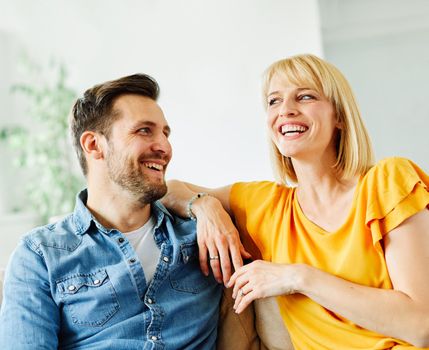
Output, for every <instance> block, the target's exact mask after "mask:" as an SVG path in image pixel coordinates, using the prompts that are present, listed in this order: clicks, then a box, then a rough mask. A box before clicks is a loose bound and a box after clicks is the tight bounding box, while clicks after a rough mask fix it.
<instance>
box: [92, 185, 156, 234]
mask: <svg viewBox="0 0 429 350" xmlns="http://www.w3.org/2000/svg"><path fill="white" fill-rule="evenodd" d="M86 207H87V208H88V209H89V211H90V212H91V213H92V215H94V217H95V218H96V219H97V221H98V222H99V223H100V224H102V225H103V226H104V227H106V228H109V229H117V230H119V231H121V232H123V233H126V232H131V231H134V230H137V229H138V228H140V227H142V226H143V225H144V224H145V223H146V222H147V221H148V220H149V218H150V214H151V206H150V204H146V205H142V204H141V203H140V202H139V201H138V200H137V199H136V198H134V197H132V196H131V195H130V194H128V193H126V192H124V191H115V192H114V191H109V190H107V189H106V188H104V189H103V190H101V191H100V190H99V189H97V188H91V186H89V185H88V200H87V202H86Z"/></svg>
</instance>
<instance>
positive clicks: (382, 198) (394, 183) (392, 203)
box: [363, 158, 429, 243]
mask: <svg viewBox="0 0 429 350" xmlns="http://www.w3.org/2000/svg"><path fill="white" fill-rule="evenodd" d="M363 186H365V188H366V193H367V210H366V221H365V223H366V225H367V226H368V227H369V228H370V229H371V232H372V238H373V242H374V243H375V242H377V241H379V240H381V239H382V238H383V236H384V235H386V234H387V233H388V232H390V231H391V230H393V229H394V228H396V227H397V226H399V225H400V224H401V223H402V222H403V221H405V220H406V219H408V218H409V217H411V216H413V215H414V214H417V213H418V212H419V211H421V210H423V209H424V208H429V176H428V175H427V174H426V173H425V172H424V171H423V170H422V169H420V168H419V167H418V166H417V165H416V164H414V163H413V162H412V161H410V160H408V159H404V158H388V159H385V160H382V161H380V162H379V163H378V164H377V165H375V166H374V167H373V168H372V169H370V170H369V171H368V173H367V174H366V175H365V177H364V179H363Z"/></svg>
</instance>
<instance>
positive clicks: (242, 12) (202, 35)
mask: <svg viewBox="0 0 429 350" xmlns="http://www.w3.org/2000/svg"><path fill="white" fill-rule="evenodd" d="M0 8H1V11H0V49H1V54H0V67H1V68H0V69H1V71H0V72H1V73H2V86H5V85H3V83H4V82H7V83H8V84H9V83H12V82H15V80H19V79H20V77H19V75H18V71H17V68H16V67H15V65H16V60H17V57H18V56H19V54H20V51H21V49H24V50H26V51H27V52H28V53H29V55H30V56H31V57H33V58H34V59H35V60H37V61H38V62H40V63H46V62H48V61H49V60H50V58H51V57H56V58H59V59H62V60H63V61H64V62H65V63H66V64H67V66H68V68H69V72H70V83H71V85H72V86H74V87H75V88H77V89H78V90H79V92H83V90H84V89H86V88H88V87H90V86H92V85H93V84H95V83H99V82H102V81H105V80H108V79H113V78H118V77H120V76H122V75H126V74H132V73H135V72H145V73H149V74H151V75H153V76H154V77H155V78H156V79H157V80H158V82H159V83H160V86H161V99H160V104H161V106H162V107H163V108H164V112H165V114H166V117H167V119H168V121H169V122H170V124H171V127H172V129H173V134H172V138H171V141H172V143H173V147H174V157H173V161H172V163H171V166H170V169H169V173H168V177H169V178H181V179H185V180H188V181H193V182H196V183H199V184H202V185H207V186H218V185H222V184H226V183H230V182H233V181H237V180H251V179H269V178H272V175H271V168H270V164H269V158H268V151H267V146H266V138H265V131H264V127H265V124H264V113H263V110H262V107H261V98H260V77H261V74H262V71H263V70H264V69H265V68H266V67H267V66H268V65H269V64H270V63H271V62H273V61H274V60H277V59H280V58H282V57H286V56H289V55H292V54H296V53H302V52H311V53H315V54H318V55H320V54H321V38H320V28H319V13H318V8H317V1H316V0H301V1H299V2H298V1H295V0H218V1H209V0H182V1H179V0H168V1H167V0H157V1H153V0H152V1H151V0H124V1H115V0H91V1H88V0H73V1H68V0H43V1H42V0H38V1H34V0H14V1H10V0H0ZM3 52H7V55H5V54H4V53H3ZM3 74H5V76H6V77H7V79H6V80H5V81H4V80H3ZM8 101H10V97H9V96H8V95H7V92H6V91H5V89H3V88H2V89H1V90H0V105H2V111H1V113H0V125H3V124H4V123H5V122H7V120H8V119H10V118H9V117H10V116H14V118H17V119H22V118H20V116H19V114H18V113H17V111H16V110H15V106H14V105H13V104H11V103H9V102H8ZM5 106H7V108H5ZM5 109H6V110H5ZM1 157H2V152H0V158H1ZM0 166H1V172H0V183H2V182H3V183H5V184H4V186H3V191H2V188H1V187H0V195H1V196H2V197H3V198H2V199H3V203H5V204H4V211H7V210H10V209H11V205H12V204H11V203H13V202H15V203H20V202H22V201H23V200H25V198H24V197H23V196H21V197H19V196H18V194H16V193H13V194H12V191H11V189H17V188H19V186H20V184H19V183H14V182H13V176H12V177H11V176H4V178H2V175H4V174H5V173H6V172H8V173H14V172H15V171H16V170H13V169H11V168H10V167H11V162H10V159H9V157H8V156H6V155H4V154H3V157H2V158H1V159H0ZM5 206H6V207H5ZM8 206H9V207H8ZM12 231H13V230H12ZM3 234H7V235H8V236H9V235H10V234H11V233H10V231H9V232H0V235H3Z"/></svg>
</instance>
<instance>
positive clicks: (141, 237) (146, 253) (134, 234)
mask: <svg viewBox="0 0 429 350" xmlns="http://www.w3.org/2000/svg"><path fill="white" fill-rule="evenodd" d="M154 228H155V218H154V217H153V216H151V217H150V219H149V220H148V221H147V222H146V223H145V224H144V225H143V226H142V227H140V228H138V229H137V230H135V231H131V232H127V233H124V234H125V236H126V237H127V238H128V240H129V241H130V243H131V245H132V246H133V248H134V250H135V251H136V253H137V256H138V257H139V259H140V262H141V264H142V267H143V272H144V275H145V278H146V283H149V282H150V281H151V280H152V278H153V275H154V274H155V270H156V266H157V264H158V260H159V256H160V254H161V252H160V250H159V249H158V247H157V245H156V243H155V239H154V237H153V233H154Z"/></svg>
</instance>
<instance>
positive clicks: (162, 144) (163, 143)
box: [151, 134, 171, 154]
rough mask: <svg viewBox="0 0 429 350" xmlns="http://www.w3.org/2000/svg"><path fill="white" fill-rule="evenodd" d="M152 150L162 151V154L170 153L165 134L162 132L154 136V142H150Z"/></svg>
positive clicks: (169, 145) (168, 142)
mask: <svg viewBox="0 0 429 350" xmlns="http://www.w3.org/2000/svg"><path fill="white" fill-rule="evenodd" d="M151 148H152V150H153V151H156V152H162V153H164V154H171V144H170V141H169V140H168V138H167V136H165V135H164V134H162V135H159V136H158V137H156V139H155V140H154V142H153V143H152V147H151Z"/></svg>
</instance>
